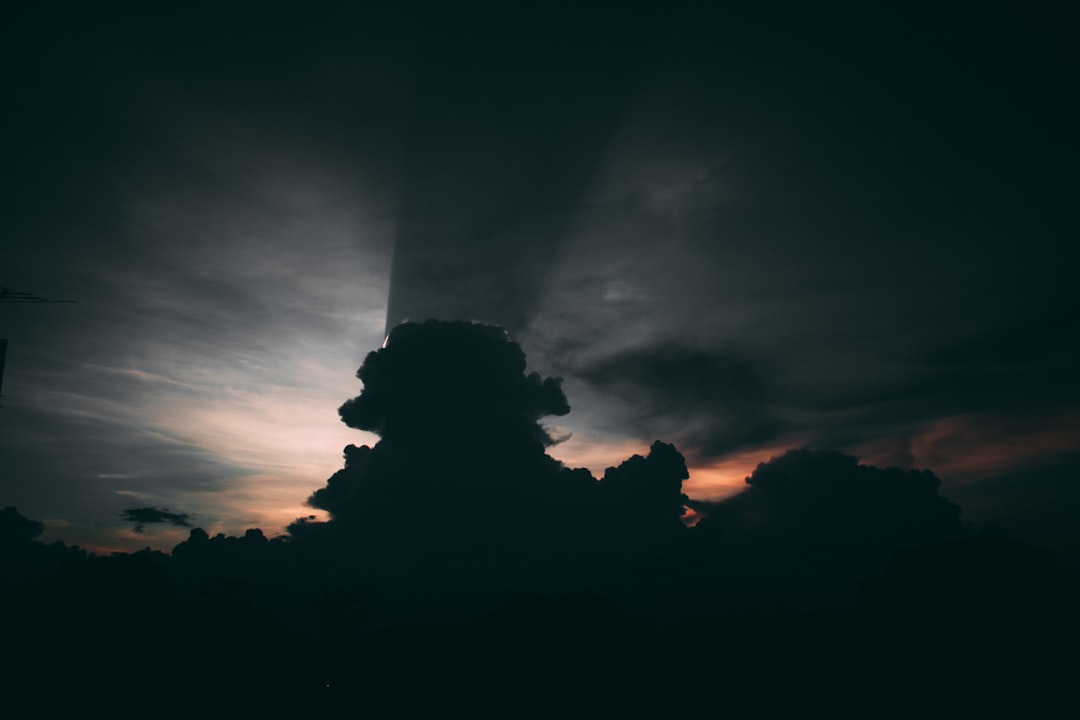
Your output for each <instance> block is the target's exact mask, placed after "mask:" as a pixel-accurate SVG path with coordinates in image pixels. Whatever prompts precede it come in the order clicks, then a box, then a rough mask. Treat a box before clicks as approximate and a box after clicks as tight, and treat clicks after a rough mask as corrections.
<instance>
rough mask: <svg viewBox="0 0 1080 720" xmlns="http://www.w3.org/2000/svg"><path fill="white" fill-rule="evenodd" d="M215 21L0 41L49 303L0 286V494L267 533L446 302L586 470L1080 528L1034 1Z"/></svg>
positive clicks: (10, 160) (1065, 55) (98, 537)
mask: <svg viewBox="0 0 1080 720" xmlns="http://www.w3.org/2000/svg"><path fill="white" fill-rule="evenodd" d="M230 7H231V8H232V9H230V10H229V11H224V10H222V9H221V8H219V7H216V6H215V5H213V4H205V5H203V4H199V3H185V4H182V5H176V6H174V7H172V8H171V9H162V8H161V7H152V6H149V5H145V4H144V5H134V4H132V5H130V6H123V5H110V6H108V7H107V8H104V9H103V8H102V7H98V6H96V5H95V6H91V5H85V6H84V5H81V4H74V3H72V4H69V5H65V4H63V3H61V4H59V5H57V4H54V5H51V6H49V7H48V8H31V7H27V8H19V9H15V10H12V11H9V14H8V16H7V18H6V20H5V23H4V28H3V30H0V33H2V38H0V48H2V49H0V53H2V60H3V68H4V70H3V72H4V74H5V77H4V87H5V93H6V97H5V101H6V102H5V107H6V111H5V113H4V115H3V119H2V120H0V122H2V123H3V137H4V163H3V164H4V169H5V171H4V173H3V182H4V188H3V202H4V212H3V214H2V222H3V232H2V233H0V238H2V240H0V242H2V243H3V246H2V249H3V253H2V255H0V286H5V287H9V288H10V289H12V290H18V291H33V292H36V293H38V294H39V295H41V296H44V297H50V298H57V299H67V298H72V299H77V300H78V302H77V303H76V304H73V305H25V304H7V303H3V304H0V337H6V338H8V339H9V341H10V345H9V348H8V357H7V366H6V372H5V377H4V383H3V392H4V394H5V398H4V406H5V407H4V409H3V410H2V411H0V491H2V493H0V494H2V497H0V504H4V505H16V506H17V507H19V509H20V511H22V512H23V513H24V514H25V515H27V516H29V517H35V518H41V519H42V520H44V521H45V523H46V526H47V528H48V530H47V534H48V536H49V537H59V538H63V539H65V540H68V541H74V542H79V543H81V544H83V545H87V546H90V547H98V548H133V547H142V546H144V545H147V544H150V545H152V546H154V547H170V546H171V545H172V544H174V543H175V542H176V540H177V539H179V538H181V537H184V536H186V529H185V528H183V527H181V526H170V527H167V528H159V527H156V526H155V527H148V528H146V529H145V530H146V532H145V533H144V534H137V533H134V531H133V530H132V527H131V523H130V522H129V519H128V518H127V517H125V515H124V510H125V509H126V508H131V507H134V506H153V507H161V508H169V509H170V511H171V512H173V513H175V514H177V515H178V516H182V517H185V518H189V519H190V521H191V522H192V523H194V524H198V525H201V526H204V527H207V528H208V529H211V530H216V529H221V530H225V531H228V532H238V531H240V530H242V529H243V528H244V527H250V526H253V525H259V526H261V527H263V528H265V529H266V530H267V531H268V533H273V532H276V531H279V530H280V528H282V527H283V526H284V525H286V524H287V523H288V522H290V521H291V520H293V519H294V518H295V517H297V516H299V515H305V514H308V513H309V512H311V509H310V508H307V507H305V506H304V505H303V503H304V500H305V498H307V497H308V495H309V494H310V493H311V491H312V490H313V489H315V488H317V487H319V486H321V485H322V484H323V483H324V482H325V480H326V478H327V477H328V476H329V475H330V474H331V473H333V472H334V470H336V469H337V468H339V467H340V465H341V460H340V457H341V455H340V452H341V447H342V446H344V445H345V444H347V443H350V442H355V443H357V444H360V443H362V442H370V436H366V435H365V434H364V433H362V432H359V431H355V430H350V429H349V428H346V427H345V426H344V425H342V424H341V423H340V422H339V420H338V417H337V414H336V412H335V411H336V408H337V407H338V406H339V405H340V404H341V403H342V402H343V401H344V400H346V399H347V398H349V397H352V396H354V395H356V394H357V392H358V390H359V383H358V381H357V380H356V379H355V377H354V375H355V372H356V369H357V367H359V365H360V363H361V361H362V360H363V358H364V355H365V354H366V353H367V352H368V351H370V350H373V349H375V348H377V347H378V346H379V344H380V343H381V342H382V340H383V337H384V335H385V331H386V328H387V326H388V325H389V326H393V325H394V324H396V323H397V322H399V321H401V320H404V319H411V320H424V319H426V318H427V317H439V318H443V319H466V320H478V321H484V322H493V323H499V324H502V325H504V326H506V327H507V328H508V330H509V331H510V333H511V335H512V337H513V338H514V339H515V340H516V341H518V342H520V343H521V345H522V346H523V348H524V349H525V352H526V355H527V359H528V363H529V367H530V369H535V370H537V371H539V372H541V373H542V374H544V375H556V376H561V377H563V378H564V385H563V388H564V390H565V392H566V395H567V397H568V399H569V402H570V406H571V408H572V411H571V413H570V414H569V415H567V416H565V417H561V418H559V419H558V421H557V422H556V423H555V425H554V427H552V428H551V431H552V434H553V435H555V436H556V437H566V436H569V439H567V440H566V441H565V442H564V443H562V444H561V445H557V446H555V447H553V448H552V449H551V451H550V452H551V454H552V455H554V456H555V457H557V458H560V459H563V460H565V461H566V462H567V463H568V464H570V465H583V466H586V467H588V468H590V469H591V470H592V471H593V472H594V474H597V475H599V474H602V472H603V469H604V468H605V467H606V466H607V465H613V464H617V463H618V462H619V461H620V460H622V459H624V458H626V457H627V456H628V455H629V454H631V453H633V452H641V451H643V450H645V449H646V448H648V447H649V445H650V444H651V442H652V441H653V440H655V439H658V438H659V439H663V440H665V441H667V442H672V443H674V444H675V445H676V446H677V447H678V448H679V450H680V451H681V452H682V453H683V454H684V455H685V456H686V458H687V463H688V465H689V467H690V473H691V477H690V480H689V481H688V482H687V483H686V485H685V490H686V492H687V493H688V494H689V495H691V497H698V498H710V497H717V496H721V495H724V494H729V493H730V492H732V490H733V489H736V488H738V487H739V486H741V484H742V481H743V478H745V477H746V476H747V475H749V474H750V473H751V472H752V471H753V469H754V467H755V465H756V464H757V463H758V462H761V461H764V460H766V459H768V458H769V457H771V456H774V455H779V454H780V453H782V452H783V451H785V450H787V449H789V448H794V447H804V446H805V447H814V448H823V449H837V450H842V451H845V452H849V453H852V454H855V455H858V456H860V457H862V458H864V460H866V461H867V462H873V463H875V464H878V465H882V466H884V465H897V466H900V467H903V468H905V469H909V468H929V469H932V470H933V471H934V472H935V473H937V474H938V475H939V476H940V477H941V478H942V481H943V488H942V492H943V494H945V495H946V496H947V497H950V498H952V499H955V500H956V501H957V502H959V503H960V504H961V505H962V506H963V507H964V508H965V517H967V518H968V519H974V520H981V521H992V522H997V523H999V524H1002V525H1004V526H1006V527H1007V528H1011V529H1015V530H1016V531H1018V532H1022V533H1026V534H1027V536H1028V537H1031V538H1032V539H1035V540H1038V541H1042V542H1048V543H1055V544H1059V545H1061V544H1076V543H1078V538H1077V537H1076V536H1075V534H1072V535H1070V534H1069V526H1070V524H1071V523H1072V522H1074V521H1075V519H1076V518H1077V515H1078V514H1080V485H1077V483H1078V482H1080V478H1078V477H1077V469H1078V467H1080V462H1078V458H1080V452H1078V451H1080V448H1078V447H1077V446H1078V443H1077V440H1076V438H1077V437H1078V436H1080V397H1078V388H1077V382H1076V379H1075V368H1076V367H1077V366H1078V365H1080V363H1078V360H1080V358H1078V355H1080V341H1078V339H1077V337H1078V334H1077V328H1076V320H1075V318H1076V317H1077V310H1078V309H1080V308H1078V305H1080V303H1078V294H1077V292H1076V290H1075V289H1074V286H1075V284H1076V283H1075V275H1076V267H1077V264H1076V263H1077V259H1078V253H1077V251H1076V250H1075V243H1076V238H1077V236H1078V234H1077V229H1078V228H1077V218H1076V211H1075V198H1076V197H1077V189H1078V188H1077V182H1076V172H1075V168H1076V164H1077V162H1076V161H1077V159H1078V153H1077V142H1076V139H1075V137H1076V136H1075V128H1076V127H1080V122H1078V121H1080V118H1078V117H1077V112H1076V110H1075V108H1074V104H1075V103H1073V102H1072V95H1073V94H1074V93H1073V88H1075V87H1076V85H1077V78H1076V67H1077V65H1076V61H1075V51H1074V49H1073V47H1072V46H1073V45H1074V43H1072V42H1071V38H1070V35H1069V27H1070V25H1069V23H1068V22H1066V18H1065V17H1064V15H1062V16H1055V15H1054V14H1053V12H1051V11H1049V10H1045V9H1043V10H1040V11H1035V10H1028V9H1023V8H1020V7H1019V6H1016V7H1011V8H997V7H994V6H987V5H985V4H982V5H978V6H975V5H972V6H971V7H970V8H965V7H961V6H953V7H954V9H953V10H949V11H943V10H941V9H940V8H939V9H936V10H935V11H934V12H923V11H921V10H919V9H916V8H914V7H912V6H911V5H909V4H903V5H901V4H897V5H896V6H895V7H894V8H892V9H875V10H872V11H871V10H868V9H866V8H864V7H861V5H857V6H856V7H854V8H851V7H840V6H834V7H830V8H825V9H823V8H821V7H817V6H815V7H806V8H804V9H801V10H797V11H793V10H791V9H790V8H784V7H782V6H775V7H770V8H762V9H761V10H759V11H755V12H753V13H749V12H741V13H736V12H733V11H730V10H714V11H705V10H700V9H694V10H692V9H688V8H683V7H680V6H679V5H677V4H672V3H663V4H657V5H655V6H653V7H643V8H635V9H630V8H623V9H621V10H614V9H608V10H605V11H603V12H601V11H599V10H595V11H593V10H582V9H581V8H579V7H575V6H574V5H573V4H566V5H558V4H546V5H544V6H543V7H542V8H537V9H534V10H529V11H525V10H515V11H507V10H505V9H502V10H493V9H491V8H482V7H479V6H476V7H472V8H468V9H467V8H466V7H465V6H458V5H456V4H455V5H454V6H453V7H451V6H449V5H447V6H446V7H444V8H441V9H432V8H428V7H425V6H422V5H419V4H412V5H409V6H408V7H407V8H404V9H396V10H392V11H391V10H386V9H374V8H372V7H366V6H364V7H360V6H356V7H346V6H344V5H342V6H340V7H337V8H334V9H330V10H328V9H325V8H319V9H316V8H314V7H313V6H307V5H299V4H297V5H295V6H293V7H292V8H289V9H280V8H278V7H277V6H268V5H266V4H252V5H251V6H250V7H249V8H246V9H240V6H230Z"/></svg>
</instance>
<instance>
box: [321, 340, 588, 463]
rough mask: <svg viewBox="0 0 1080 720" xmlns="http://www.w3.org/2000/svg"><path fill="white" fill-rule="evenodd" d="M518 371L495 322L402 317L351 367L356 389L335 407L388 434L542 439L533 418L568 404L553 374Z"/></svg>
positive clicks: (521, 362) (521, 361) (519, 362)
mask: <svg viewBox="0 0 1080 720" xmlns="http://www.w3.org/2000/svg"><path fill="white" fill-rule="evenodd" d="M524 370H525V355H524V353H522V351H521V348H520V347H519V346H518V345H517V344H516V343H513V342H511V341H510V340H509V337H508V336H507V335H506V333H505V332H504V331H503V330H502V329H500V328H497V327H494V326H490V325H479V324H473V323H467V322H460V321H459V322H453V323H444V322H438V321H428V322H426V323H424V324H422V325H421V324H416V323H406V324H403V325H400V326H398V327H396V328H395V329H394V330H393V332H392V333H391V334H390V337H389V339H388V341H387V343H386V347H384V348H382V349H380V350H376V351H375V352H372V353H370V354H369V355H368V356H367V358H366V359H365V360H364V364H363V366H361V368H360V370H359V371H358V373H357V377H359V378H360V379H361V380H362V381H363V382H364V390H363V392H361V394H360V396H359V397H356V398H354V399H352V400H349V401H348V402H346V403H345V404H344V405H342V406H341V409H340V410H339V413H340V414H341V419H342V420H343V421H344V422H345V424H346V425H349V426H350V427H355V428H359V429H361V430H369V431H372V432H377V433H379V434H380V435H382V436H383V437H384V438H387V439H390V440H394V439H396V438H397V437H399V436H406V435H407V434H408V433H424V434H425V435H424V437H425V438H426V437H428V433H430V432H433V431H434V432H439V433H449V434H455V435H456V434H458V433H460V432H461V431H462V430H465V431H468V432H479V431H491V430H497V429H499V428H500V427H501V428H504V429H505V428H511V427H512V428H514V429H515V430H518V429H521V430H526V431H527V432H528V433H529V434H531V435H533V436H534V437H535V438H537V439H542V440H543V441H544V442H546V443H550V442H551V441H550V438H548V436H547V434H546V433H545V432H544V431H543V430H542V429H541V428H540V427H539V425H537V424H536V422H537V420H538V419H539V418H541V417H544V416H547V415H565V414H566V413H568V412H570V406H569V405H568V404H567V401H566V397H565V395H563V392H562V389H561V388H560V387H559V385H560V381H559V380H558V379H556V378H546V379H541V378H540V376H539V375H538V374H537V373H531V374H529V375H524V374H523V373H524Z"/></svg>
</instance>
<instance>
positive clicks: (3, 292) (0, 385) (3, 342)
mask: <svg viewBox="0 0 1080 720" xmlns="http://www.w3.org/2000/svg"><path fill="white" fill-rule="evenodd" d="M73 302H75V301H74V300H49V299H48V298H43V297H38V296H37V295H35V294H34V293H30V292H18V291H15V290H8V289H7V288H6V287H0V303H73ZM7 346H8V341H7V338H0V397H4V393H3V390H4V363H5V362H6V360H7ZM2 407H4V406H3V405H0V408H2Z"/></svg>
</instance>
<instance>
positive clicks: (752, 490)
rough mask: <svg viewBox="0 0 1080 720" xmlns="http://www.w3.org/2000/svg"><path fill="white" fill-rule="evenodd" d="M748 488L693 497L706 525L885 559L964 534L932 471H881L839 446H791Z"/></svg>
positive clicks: (754, 477)
mask: <svg viewBox="0 0 1080 720" xmlns="http://www.w3.org/2000/svg"><path fill="white" fill-rule="evenodd" d="M746 484H747V489H746V490H745V491H744V492H742V493H739V494H738V495H735V496H734V497H732V498H730V499H728V500H724V501H721V502H717V503H709V502H695V501H691V503H690V504H691V506H692V507H694V508H695V509H697V510H699V511H705V512H707V513H708V515H709V517H710V518H711V519H709V520H708V521H706V520H702V523H704V526H703V529H708V528H709V526H710V525H712V524H713V523H716V524H717V525H719V526H720V528H722V530H721V531H722V532H730V533H734V534H746V536H748V537H754V536H757V537H758V538H766V539H767V540H766V542H770V543H780V544H790V545H792V546H797V545H801V546H805V547H829V546H834V547H837V548H845V549H848V550H853V549H855V550H857V549H860V548H861V549H865V550H870V551H872V552H874V553H875V554H877V555H882V554H884V555H885V557H886V558H887V557H888V556H889V555H890V554H891V553H892V552H893V551H895V549H896V548H898V547H902V546H905V545H915V544H921V543H928V542H935V541H940V540H944V539H948V538H951V537H956V536H958V535H960V534H961V533H962V532H963V529H964V527H963V523H962V522H961V521H960V507H959V506H958V505H956V504H954V503H952V502H950V501H948V500H946V499H945V498H943V497H941V495H940V494H939V488H940V486H941V481H940V480H939V479H938V478H937V477H936V476H935V475H934V474H933V473H932V472H930V471H929V470H922V471H914V470H907V471H905V470H900V469H898V468H886V469H882V468H877V467H873V466H870V465H861V464H859V462H858V459H857V458H854V457H851V456H849V455H844V454H843V453H839V452H835V451H822V450H791V451H788V452H787V453H785V454H784V455H781V456H780V457H778V458H774V459H772V460H770V461H769V462H767V463H761V464H760V465H758V466H757V468H755V470H754V472H753V473H752V474H751V475H750V477H748V478H747V479H746Z"/></svg>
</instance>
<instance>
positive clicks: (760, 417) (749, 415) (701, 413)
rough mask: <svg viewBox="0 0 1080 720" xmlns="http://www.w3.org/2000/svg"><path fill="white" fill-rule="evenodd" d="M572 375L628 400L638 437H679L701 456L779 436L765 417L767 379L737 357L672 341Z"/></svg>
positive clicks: (767, 413) (768, 397) (607, 359)
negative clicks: (661, 435) (633, 413)
mask: <svg viewBox="0 0 1080 720" xmlns="http://www.w3.org/2000/svg"><path fill="white" fill-rule="evenodd" d="M576 374H577V375H578V376H579V377H581V378H583V379H584V380H586V381H588V382H590V383H592V384H593V385H595V386H598V387H600V388H602V389H605V390H608V391H610V392H614V393H616V394H618V395H620V396H621V397H622V398H623V399H624V400H625V401H627V403H628V404H629V405H630V406H631V407H632V408H633V409H634V410H635V411H636V417H635V419H634V422H636V423H639V424H640V426H641V427H640V429H639V431H638V432H639V433H640V434H642V435H646V436H647V435H654V434H657V433H658V432H659V431H661V430H663V431H664V432H665V433H667V432H673V433H676V435H677V436H678V437H679V438H680V440H684V441H686V442H687V443H688V444H689V445H690V447H692V448H693V450H694V451H695V452H697V453H700V454H701V455H703V456H706V457H709V456H716V455H720V454H722V453H724V452H728V451H730V450H732V449H735V448H738V447H742V446H745V445H749V444H755V443H763V442H767V441H769V440H771V439H773V438H775V437H776V436H777V435H778V434H779V433H780V432H781V430H782V429H783V424H782V423H781V421H780V420H779V419H778V418H775V417H770V410H769V403H770V402H771V401H772V397H771V395H772V394H773V393H772V391H771V389H770V388H769V383H768V380H767V379H766V378H765V377H763V374H762V372H761V371H760V369H759V368H758V367H756V366H755V363H754V362H752V361H751V360H750V359H748V358H743V357H739V356H738V355H737V354H735V353H731V352H728V353H725V352H721V351H710V350H706V349H703V348H695V347H688V346H685V345H680V344H677V343H674V342H672V343H666V344H663V345H660V346H655V347H647V348H635V349H631V350H627V351H625V352H622V353H619V354H616V355H612V356H608V357H605V358H602V359H600V360H597V361H595V362H592V363H591V364H589V365H587V366H585V367H583V368H580V369H578V370H577V371H576Z"/></svg>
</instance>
